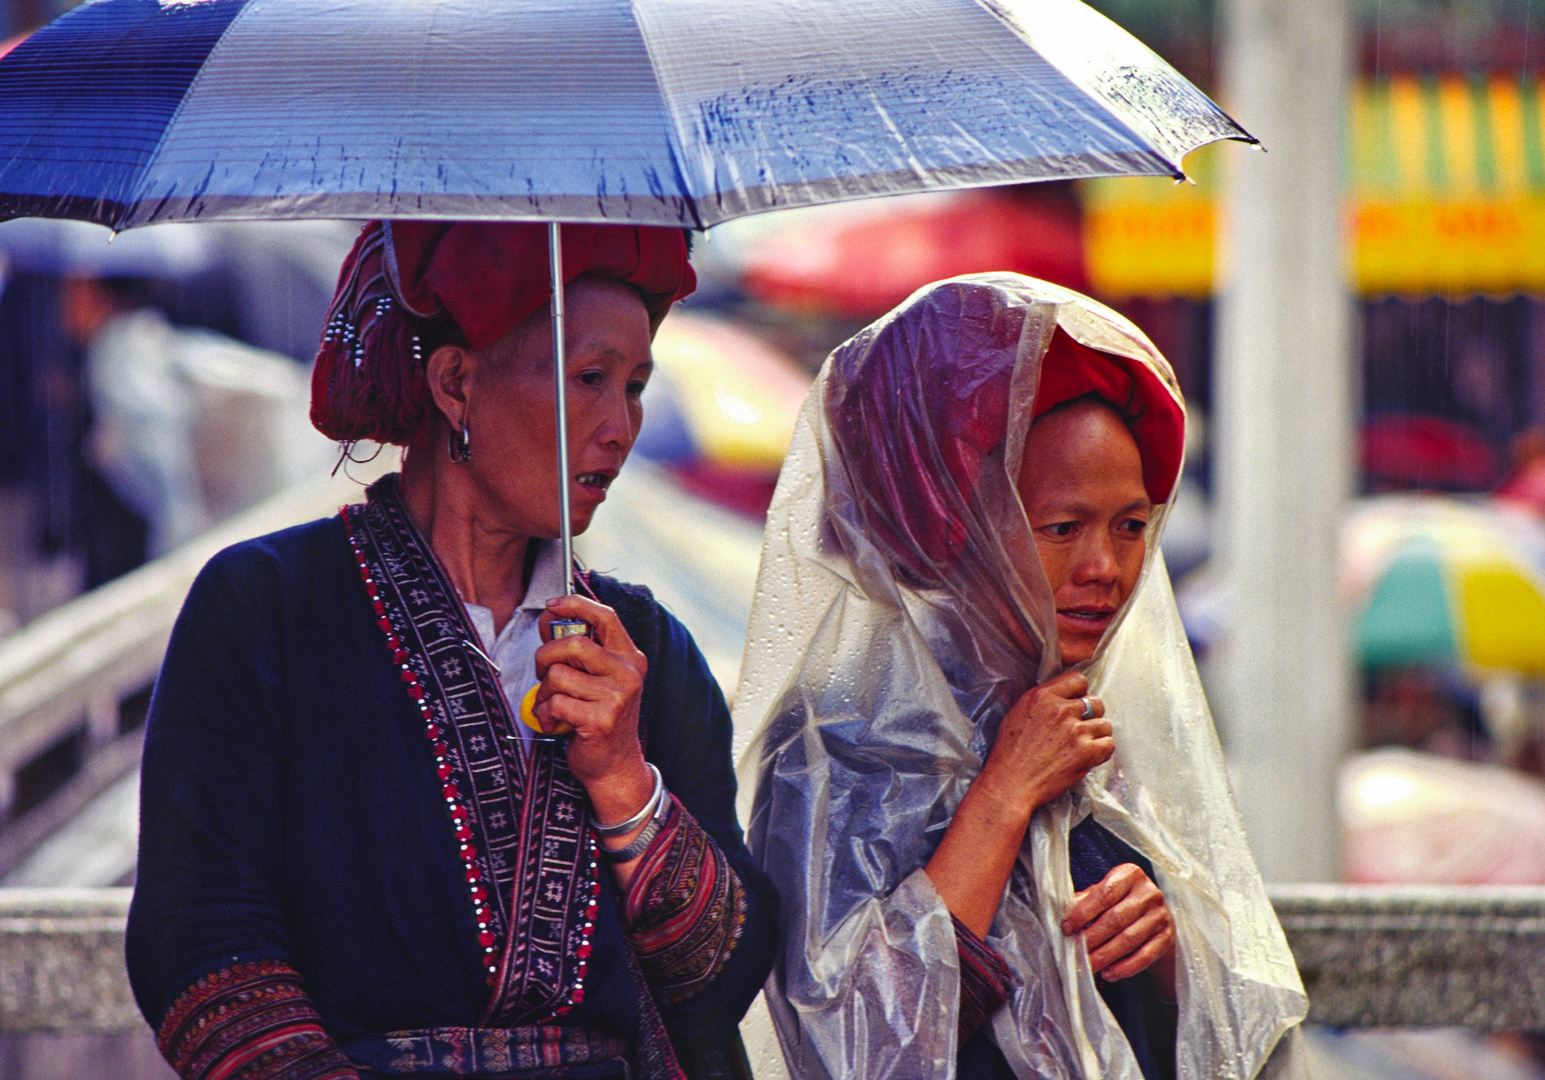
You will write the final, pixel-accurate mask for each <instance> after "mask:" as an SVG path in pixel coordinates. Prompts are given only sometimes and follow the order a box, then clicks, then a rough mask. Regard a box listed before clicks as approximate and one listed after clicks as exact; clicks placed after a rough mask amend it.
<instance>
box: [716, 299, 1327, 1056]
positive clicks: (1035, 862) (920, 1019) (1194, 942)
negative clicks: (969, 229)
mask: <svg viewBox="0 0 1545 1080" xmlns="http://www.w3.org/2000/svg"><path fill="white" fill-rule="evenodd" d="M1038 393H1039V395H1040V397H1041V400H1040V401H1039V402H1038V401H1037V396H1038ZM1084 393H1098V394H1100V396H1102V397H1104V398H1105V399H1106V400H1109V401H1111V402H1112V404H1114V405H1115V406H1116V407H1117V409H1118V411H1119V412H1121V413H1122V415H1123V417H1124V418H1125V419H1126V420H1127V423H1128V426H1129V427H1130V428H1131V430H1132V432H1133V435H1134V438H1135V439H1136V440H1137V443H1138V446H1139V449H1140V451H1141V453H1142V456H1143V462H1144V482H1145V485H1146V486H1147V487H1148V490H1149V492H1150V495H1151V496H1153V497H1154V498H1155V499H1156V501H1162V500H1163V499H1165V498H1167V497H1168V495H1169V493H1170V492H1171V491H1172V490H1173V488H1174V484H1175V481H1176V479H1177V478H1178V475H1179V471H1180V464H1181V459H1180V455H1181V447H1182V445H1183V432H1184V405H1183V403H1182V402H1181V398H1180V393H1179V390H1178V387H1177V384H1176V382H1175V377H1174V373H1173V372H1172V371H1171V370H1170V367H1169V365H1168V364H1167V363H1166V362H1165V360H1164V358H1163V357H1162V356H1160V355H1159V353H1158V352H1157V351H1156V350H1155V349H1154V348H1153V346H1152V345H1151V344H1150V343H1149V342H1148V340H1147V339H1146V338H1145V337H1143V335H1142V334H1141V333H1140V332H1139V331H1138V330H1137V329H1136V327H1134V326H1132V324H1131V323H1129V322H1128V321H1127V320H1126V319H1124V318H1122V317H1121V316H1119V315H1117V314H1116V313H1115V312H1112V311H1110V310H1109V309H1107V308H1105V307H1103V306H1101V305H1099V304H1097V303H1095V302H1093V301H1091V300H1089V299H1087V298H1085V297H1083V296H1080V295H1079V294H1077V293H1074V292H1071V291H1069V290H1066V289H1062V288H1060V287H1057V286H1054V285H1049V284H1047V283H1045V282H1040V281H1035V280H1032V279H1030V278H1025V277H1020V276H1018V275H1013V274H981V275H973V276H969V277H962V278H955V279H952V280H949V281H944V282H939V283H937V284H934V285H931V286H928V287H927V288H925V289H923V290H920V291H919V292H918V293H916V294H915V295H913V296H912V297H911V298H910V299H909V300H907V302H906V303H904V304H903V305H901V306H900V307H899V308H897V309H896V310H895V311H893V312H891V313H890V314H889V315H887V316H886V317H885V318H883V319H881V320H880V321H879V322H877V323H875V324H874V325H873V326H870V327H869V328H867V329H865V330H864V331H862V332H861V333H859V334H858V335H857V336H856V337H854V338H853V339H852V340H850V341H848V342H847V343H846V344H844V345H842V346H841V347H839V348H838V349H837V350H836V351H835V352H834V353H833V354H832V355H831V357H830V359H828V361H827V363H826V365H825V367H824V368H823V369H822V372H821V375H820V377H819V378H818V379H817V380H816V383H815V385H814V386H813V387H812V389H811V392H810V396H809V398H808V399H807V401H806V403H805V408H804V411H803V413H802V414H801V417H800V422H799V426H798V428H797V429H796V431H795V435H794V440H793V444H792V446H791V447H790V450H789V455H788V459H787V461H786V462H785V464H784V468H783V473H782V476H781V478H780V480H779V483H778V490H777V494H776V495H775V497H774V499H773V504H772V508H771V509H770V511H769V513H768V521H767V534H766V541H765V546H764V548H763V553H762V569H761V575H760V578H759V580H758V583H757V591H756V601H755V604H754V606H753V608H752V614H751V626H750V633H749V635H748V638H747V645H746V653H745V660H744V663H743V665H742V669H741V681H740V686H739V690H738V692H737V695H736V705H735V724H736V727H737V728H738V729H740V730H756V731H757V732H758V735H757V736H756V738H755V740H754V741H753V743H752V745H751V747H750V749H749V751H748V752H747V754H746V756H745V758H744V760H743V762H742V765H741V772H742V792H743V798H744V799H746V800H748V801H749V802H750V805H749V806H748V807H743V808H742V809H743V813H744V814H745V817H744V820H747V821H748V822H749V828H748V834H749V836H748V839H749V842H750V844H751V847H752V851H753V852H754V853H755V854H756V856H757V857H758V859H760V860H761V862H762V864H763V866H764V867H765V868H766V869H767V870H768V871H769V873H770V874H771V875H772V877H773V880H774V881H775V882H776V883H777V885H778V888H779V893H780V897H781V903H782V907H781V915H780V918H781V920H782V930H783V940H784V955H783V957H782V958H781V960H780V962H779V964H778V965H777V966H776V967H775V969H774V972H773V976H772V979H771V982H770V983H769V993H768V995H767V1000H768V1005H769V1007H770V1009H771V1011H772V1014H773V1019H774V1022H775V1024H776V1026H777V1028H778V1032H779V1036H780V1039H781V1040H782V1044H783V1048H784V1052H785V1054H786V1055H787V1056H788V1057H789V1059H790V1062H791V1066H792V1071H793V1073H794V1075H796V1076H800V1077H803V1078H815V1077H863V1078H865V1080H892V1078H894V1080H903V1078H904V1080H919V1078H928V1077H939V1078H946V1077H951V1076H953V1075H954V1069H955V1057H956V1052H957V1046H956V1039H957V1034H956V1032H957V1024H958V1009H959V996H960V984H959V979H960V976H959V963H958V958H957V952H956V944H955V930H954V926H953V923H952V921H951V919H950V914H949V911H948V910H947V909H946V908H945V906H944V903H943V902H942V900H941V899H940V898H939V895H938V893H937V892H936V891H935V890H934V888H933V886H932V883H931V882H930V881H929V879H928V877H927V875H926V874H925V873H924V872H923V870H922V867H923V865H924V864H925V863H926V862H927V861H928V858H929V857H930V856H931V855H932V853H933V851H934V849H935V848H936V847H937V846H938V843H939V841H940V839H941V838H942V836H943V833H944V830H945V828H946V827H947V825H948V824H949V821H950V818H951V816H952V815H953V813H954V810H955V808H956V807H957V806H958V805H959V803H960V800H961V797H962V796H963V795H964V794H965V791H966V789H967V787H968V786H969V785H970V783H971V781H972V780H973V779H974V778H975V777H976V775H977V774H978V772H979V771H980V769H981V765H982V761H983V760H984V758H985V757H986V754H987V752H988V750H989V749H990V747H991V745H992V740H993V738H994V736H995V734H996V731H997V725H998V722H999V721H1000V720H1001V719H1002V717H1003V715H1004V714H1005V713H1006V712H1007V710H1008V708H1009V707H1010V706H1011V705H1012V704H1013V702H1014V701H1016V700H1017V699H1018V698H1019V696H1020V695H1021V694H1023V693H1024V692H1025V691H1027V690H1029V689H1030V688H1031V687H1033V686H1035V685H1036V684H1037V683H1039V682H1042V681H1044V680H1045V679H1046V678H1048V677H1050V676H1051V675H1052V674H1054V673H1055V672H1056V671H1057V670H1058V669H1059V667H1060V664H1059V662H1058V659H1057V657H1058V648H1057V642H1056V615H1055V611H1054V609H1053V606H1052V599H1051V589H1050V586H1049V585H1048V583H1047V581H1046V577H1045V574H1044V572H1043V571H1042V569H1041V564H1040V558H1039V555H1038V554H1037V551H1036V548H1035V543H1034V539H1033V536H1032V535H1031V532H1030V528H1029V525H1028V523H1027V522H1026V520H1025V515H1024V511H1023V509H1022V507H1021V505H1020V502H1019V496H1018V493H1017V489H1016V484H1015V479H1016V478H1017V477H1018V475H1019V472H1020V467H1021V464H1022V457H1023V451H1024V444H1025V435H1026V433H1027V431H1028V429H1029V427H1030V423H1031V421H1032V419H1033V417H1034V416H1035V415H1037V414H1038V413H1039V412H1043V411H1045V409H1046V408H1048V407H1050V406H1051V405H1054V404H1056V403H1058V402H1059V401H1063V400H1071V399H1072V398H1074V397H1078V396H1081V395H1082V394H1084ZM1024 464H1025V465H1026V466H1027V467H1029V466H1032V465H1033V464H1034V463H1024ZM1165 511H1166V508H1165V507H1162V506H1161V507H1159V508H1158V509H1157V510H1156V513H1155V515H1154V519H1153V524H1152V525H1151V527H1150V531H1149V534H1148V545H1147V550H1148V559H1147V563H1146V564H1145V566H1144V569H1143V573H1142V577H1141V578H1140V580H1139V583H1138V586H1137V588H1136V590H1135V591H1134V593H1133V596H1132V598H1131V599H1130V600H1129V601H1128V602H1127V605H1126V607H1125V609H1124V610H1123V611H1122V612H1121V613H1120V616H1119V617H1118V621H1117V622H1116V623H1115V624H1114V625H1113V626H1112V627H1111V629H1110V630H1109V631H1108V632H1107V634H1106V638H1105V640H1104V641H1103V642H1102V643H1101V646H1100V650H1099V652H1098V654H1097V655H1096V658H1095V660H1094V661H1093V663H1092V665H1091V666H1090V670H1089V675H1090V679H1091V681H1092V683H1093V685H1094V691H1093V692H1094V693H1097V694H1099V695H1100V696H1101V697H1103V698H1104V700H1105V703H1106V709H1107V716H1108V717H1109V718H1110V720H1111V723H1112V724H1113V726H1114V728H1115V738H1116V755H1115V757H1114V758H1113V759H1112V760H1111V761H1110V762H1108V763H1107V764H1105V765H1103V766H1101V767H1100V768H1098V769H1096V770H1094V771H1093V772H1091V773H1090V774H1089V775H1088V776H1087V777H1086V778H1085V780H1084V781H1083V782H1081V783H1080V784H1079V785H1078V786H1077V787H1075V788H1074V789H1073V790H1072V791H1070V792H1069V793H1068V794H1066V795H1064V796H1062V797H1061V798H1059V799H1056V800H1054V801H1053V802H1052V803H1050V804H1048V805H1046V806H1045V807H1042V808H1041V809H1040V810H1039V811H1037V813H1036V814H1035V817H1034V819H1033V821H1032V823H1031V827H1030V830H1029V833H1028V834H1027V836H1026V839H1025V844H1024V847H1023V849H1022V850H1021V853H1020V858H1019V863H1018V865H1017V867H1016V869H1015V871H1014V874H1013V876H1012V878H1011V880H1010V883H1009V888H1008V891H1007V895H1006V896H1005V898H1004V901H1003V904H1002V906H1001V907H1000V909H999V912H998V915H997V918H996V919H995V921H994V923H993V926H992V930H991V932H990V934H989V936H988V939H987V940H988V943H989V944H990V945H991V946H992V947H993V948H994V949H995V950H997V952H998V953H999V954H1000V955H1001V956H1002V957H1003V958H1004V959H1005V961H1006V962H1007V963H1008V965H1009V967H1010V969H1011V970H1012V972H1013V976H1014V990H1013V993H1012V996H1011V998H1010V1000H1009V1002H1008V1003H1007V1004H1006V1005H1005V1006H1004V1007H1003V1008H1001V1009H999V1010H998V1012H997V1013H996V1014H995V1016H994V1017H993V1018H992V1020H991V1021H990V1022H989V1034H990V1037H991V1038H992V1039H993V1040H994V1042H996V1043H997V1045H998V1047H999V1048H1000V1049H1001V1050H1002V1051H1003V1053H1004V1055H1005V1057H1006V1058H1007V1059H1008V1061H1009V1063H1010V1065H1011V1066H1012V1067H1013V1069H1014V1071H1015V1073H1016V1075H1018V1076H1020V1077H1022V1078H1025V1080H1029V1078H1032V1077H1034V1078H1051V1080H1073V1078H1078V1080H1141V1077H1140V1073H1139V1070H1138V1066H1137V1062H1136V1060H1135V1059H1134V1057H1133V1055H1132V1052H1131V1050H1130V1048H1129V1047H1128V1046H1127V1043H1126V1039H1125V1037H1124V1036H1123V1035H1122V1034H1121V1031H1120V1028H1119V1027H1118V1026H1117V1024H1116V1022H1115V1020H1114V1019H1113V1018H1112V1016H1111V1014H1110V1013H1109V1011H1108V1010H1107V1009H1106V1007H1105V1005H1104V1003H1103V1001H1102V1000H1101V998H1100V996H1099V993H1098V992H1097V990H1096V987H1095V982H1094V974H1093V972H1092V971H1091V970H1090V967H1089V962H1088V957H1087V953H1086V951H1085V950H1084V949H1083V947H1082V945H1081V944H1079V943H1078V942H1077V941H1076V940H1075V939H1072V938H1068V937H1066V936H1065V935H1063V934H1062V932H1061V928H1060V923H1061V917H1062V913H1063V912H1064V911H1065V910H1066V908H1067V907H1068V905H1069V904H1070V903H1071V902H1072V894H1073V885H1072V878H1071V871H1070V867H1069V858H1068V831H1069V829H1070V828H1071V827H1072V826H1073V825H1075V824H1077V823H1078V822H1079V821H1081V820H1082V819H1083V818H1084V817H1085V816H1087V815H1089V814H1093V816H1094V817H1095V819H1096V820H1097V821H1098V822H1100V823H1101V824H1102V825H1104V826H1105V827H1106V828H1108V829H1110V830H1111V831H1112V832H1113V833H1115V834H1116V835H1117V836H1119V837H1120V838H1121V839H1123V840H1125V841H1126V842H1127V843H1129V844H1131V845H1132V846H1133V847H1134V848H1136V849H1137V850H1138V851H1140V852H1142V853H1143V855H1145V856H1146V857H1147V858H1148V859H1149V860H1150V861H1151V862H1152V863H1153V866H1154V870H1155V875H1156V877H1157V883H1158V885H1159V887H1160V888H1161V889H1162V890H1163V891H1164V894H1165V896H1166V898H1167V899H1168V902H1169V905H1170V908H1171V910H1172V911H1173V913H1174V916H1175V921H1176V926H1177V933H1178V937H1179V967H1180V976H1179V980H1178V981H1179V988H1180V1020H1179V1036H1178V1050H1177V1056H1178V1068H1179V1073H1178V1075H1179V1076H1180V1077H1182V1078H1187V1080H1249V1078H1251V1077H1254V1076H1256V1075H1263V1074H1271V1075H1286V1074H1289V1073H1293V1072H1296V1071H1297V1070H1299V1069H1300V1068H1301V1062H1300V1061H1299V1060H1298V1055H1297V1053H1296V1045H1297V1042H1296V1038H1289V1039H1284V1035H1287V1034H1289V1033H1290V1032H1292V1033H1293V1035H1295V1036H1296V1032H1293V1029H1294V1028H1295V1026H1296V1024H1297V1023H1298V1021H1299V1020H1301V1019H1302V1018H1303V1016H1304V1014H1305V1012H1306V1008H1307V1003H1306V1000H1305V997H1304V993H1303V987H1302V984H1301V982H1300V980H1299V978H1298V973H1297V969H1296V968H1295V966H1294V964H1293V958H1292V955H1291V954H1290V953H1289V951H1288V947H1287V943H1286V940H1285V938H1284V937H1283V934H1282V930H1281V927H1280V926H1279V925H1278V923H1277V920H1276V916H1275V914H1274V913H1273V911H1272V908H1271V905H1270V903H1269V902H1268V901H1267V898H1266V893H1265V889H1264V887H1263V886H1262V884H1261V880H1260V875H1259V873H1258V872H1257V870H1256V867H1255V863H1254V861H1253V859H1252V857H1251V855H1250V852H1249V849H1248V847H1247V845H1246V841H1245V836H1244V832H1243V829H1242V827H1241V824H1240V820H1239V815H1238V811H1237V810H1236V808H1235V806H1234V803H1233V798H1232V796H1231V794H1230V793H1229V788H1228V783H1227V779H1226V774H1225V770H1224V762H1223V756H1222V753H1221V751H1220V749H1219V746H1218V741H1217V737H1216V735H1215V734H1214V731H1213V727H1212V720H1211V717H1210V715H1209V713H1208V710H1207V703H1206V700H1205V698H1204V696H1203V694H1202V688H1201V685H1200V682H1199V680H1198V678H1197V675H1196V669H1195V665H1194V663H1193V662H1192V659H1191V655H1190V650H1189V648H1188V647H1187V644H1186V638H1185V633H1184V631H1183V630H1182V628H1181V625H1180V618H1179V615H1178V613H1177V612H1176V610H1175V601H1174V597H1173V595H1172V593H1171V591H1170V586H1169V579H1168V575H1167V574H1166V573H1165V571H1164V568H1163V565H1162V560H1161V557H1160V556H1159V554H1158V551H1159V545H1158V536H1159V532H1160V530H1161V529H1162V527H1163V522H1164V516H1165ZM1279 1046H1280V1049H1279ZM1274 1050H1277V1051H1278V1052H1277V1053H1275V1055H1274V1054H1273V1051H1274ZM1268 1059H1270V1065H1269V1067H1268V1066H1267V1062H1268Z"/></svg>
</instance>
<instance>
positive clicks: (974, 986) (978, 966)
mask: <svg viewBox="0 0 1545 1080" xmlns="http://www.w3.org/2000/svg"><path fill="white" fill-rule="evenodd" d="M954 921H955V946H956V949H957V950H958V951H959V953H960V1042H961V1044H962V1045H964V1044H965V1041H966V1040H967V1039H969V1038H970V1037H971V1036H973V1035H975V1034H976V1032H977V1030H978V1029H979V1028H980V1027H981V1026H982V1025H983V1024H985V1023H987V1018H988V1017H990V1016H992V1014H993V1013H995V1012H997V1011H998V1009H999V1008H1001V1007H1002V1005H1003V1003H1004V1002H1005V1001H1007V1000H1008V998H1009V987H1010V986H1011V985H1012V979H1013V977H1012V975H1011V974H1010V972H1009V967H1008V965H1007V964H1005V963H1004V962H1003V957H1001V956H999V955H998V954H997V953H996V952H994V951H993V949H992V947H991V946H990V945H988V944H987V942H985V941H983V940H982V939H981V938H979V937H977V936H976V935H975V934H973V933H972V932H971V931H970V930H969V929H967V928H966V925H965V924H964V923H962V922H961V921H960V920H959V919H955V920H954Z"/></svg>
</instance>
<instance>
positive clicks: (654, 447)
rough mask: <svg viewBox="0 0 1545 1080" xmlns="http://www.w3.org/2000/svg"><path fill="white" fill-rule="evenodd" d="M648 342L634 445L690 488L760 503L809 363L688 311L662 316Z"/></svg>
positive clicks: (756, 508) (726, 501) (774, 473)
mask: <svg viewBox="0 0 1545 1080" xmlns="http://www.w3.org/2000/svg"><path fill="white" fill-rule="evenodd" d="M653 352H654V362H655V373H654V376H653V377H652V378H651V379H650V381H649V386H648V388H647V389H646V390H645V391H644V427H643V430H642V431H640V432H639V438H638V442H637V443H636V444H635V446H634V451H635V452H636V453H638V454H639V455H640V456H642V457H646V458H651V459H653V460H655V461H658V462H661V463H662V464H665V465H667V466H669V467H670V469H671V471H672V472H674V473H675V474H676V477H677V479H678V480H680V481H681V482H682V484H683V485H684V486H685V487H686V488H687V489H688V490H690V491H692V492H694V493H695V494H698V495H702V496H704V497H706V498H710V499H713V500H714V501H716V502H718V503H720V504H721V505H725V506H729V507H730V508H732V509H735V510H739V511H742V512H744V513H747V514H751V515H754V516H760V515H761V514H764V513H766V511H767V506H768V503H769V502H770V501H771V500H772V491H773V487H774V486H775V485H776V483H777V480H778V470H779V468H780V467H781V466H782V465H783V455H784V454H785V453H786V452H787V451H788V448H789V439H790V438H792V437H793V434H794V422H795V420H797V419H798V417H799V410H800V407H801V406H802V405H803V404H804V400H805V394H806V392H807V391H808V390H809V389H810V382H811V376H810V374H809V372H807V371H805V370H804V369H803V368H802V367H800V366H799V365H798V364H797V363H795V362H794V361H793V360H792V359H790V358H789V357H788V356H786V355H784V354H783V353H781V352H779V351H778V350H777V349H775V348H773V347H772V346H771V345H769V344H767V343H766V342H765V341H763V340H762V339H761V338H759V337H757V336H756V335H754V334H752V333H750V332H749V331H746V330H744V329H742V328H740V327H738V326H736V325H734V324H733V323H729V322H726V321H724V320H723V319H718V318H714V317H713V316H709V315H700V314H696V313H693V312H686V311H681V312H676V313H675V314H673V315H671V317H670V318H668V319H666V320H665V322H664V323H663V324H662V325H661V327H660V332H659V334H658V335H656V337H655V340H654V350H653Z"/></svg>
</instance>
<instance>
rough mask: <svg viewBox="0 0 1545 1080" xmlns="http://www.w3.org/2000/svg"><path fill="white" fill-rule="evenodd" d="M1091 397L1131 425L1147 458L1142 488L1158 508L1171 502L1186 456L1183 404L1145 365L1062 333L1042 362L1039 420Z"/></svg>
mask: <svg viewBox="0 0 1545 1080" xmlns="http://www.w3.org/2000/svg"><path fill="white" fill-rule="evenodd" d="M1088 394H1095V395H1098V396H1099V397H1100V398H1102V399H1104V400H1105V401H1106V402H1108V403H1110V404H1111V405H1112V406H1113V407H1114V408H1115V410H1116V411H1117V412H1118V413H1120V414H1121V418H1122V419H1123V420H1125V421H1126V422H1127V427H1128V428H1130V429H1131V431H1132V438H1133V439H1135V440H1136V441H1137V449H1138V453H1140V454H1141V455H1142V458H1143V486H1144V487H1146V488H1147V489H1148V498H1150V499H1152V500H1153V502H1154V505H1156V506H1157V505H1158V504H1159V503H1162V502H1167V501H1168V500H1169V497H1170V492H1171V491H1173V490H1174V488H1175V481H1176V480H1178V479H1180V462H1181V455H1182V454H1183V452H1184V451H1185V443H1186V435H1185V431H1186V426H1185V414H1184V413H1183V412H1181V410H1180V402H1178V401H1176V400H1175V395H1173V394H1171V393H1170V392H1169V388H1168V387H1166V386H1165V385H1164V384H1163V383H1162V382H1160V381H1159V379H1158V376H1156V375H1154V373H1153V372H1152V371H1150V370H1149V369H1148V367H1147V366H1146V365H1144V364H1142V363H1139V362H1138V361H1136V360H1128V359H1127V358H1126V357H1124V356H1116V355H1115V354H1113V353H1107V352H1100V351H1099V350H1097V349H1091V348H1089V347H1088V346H1087V345H1080V344H1079V343H1078V342H1076V341H1074V340H1073V339H1072V338H1070V337H1069V336H1068V335H1067V334H1066V333H1065V332H1064V331H1062V330H1057V331H1056V332H1055V333H1053V334H1052V337H1051V346H1050V347H1049V348H1048V349H1047V350H1046V356H1045V358H1044V359H1042V360H1041V382H1040V385H1039V386H1037V388H1036V392H1035V415H1036V416H1040V415H1041V414H1042V413H1044V412H1047V411H1049V410H1051V409H1055V408H1056V407H1057V406H1058V405H1061V404H1063V403H1065V402H1069V401H1072V400H1073V399H1074V398H1081V397H1084V396H1086V395H1088Z"/></svg>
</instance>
